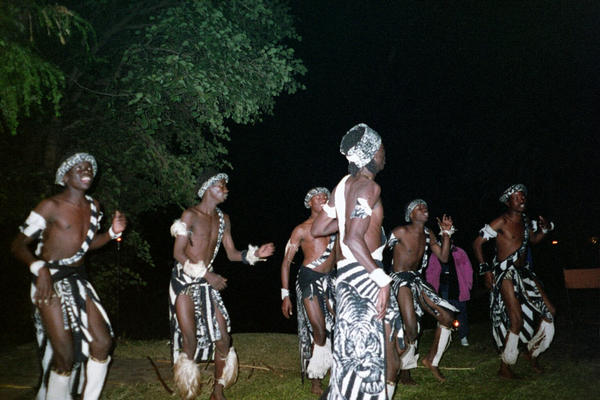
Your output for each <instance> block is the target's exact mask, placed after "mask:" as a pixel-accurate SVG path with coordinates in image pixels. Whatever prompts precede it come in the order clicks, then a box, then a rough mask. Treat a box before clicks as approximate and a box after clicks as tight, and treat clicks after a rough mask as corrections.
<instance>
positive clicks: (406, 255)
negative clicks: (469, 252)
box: [386, 199, 458, 391]
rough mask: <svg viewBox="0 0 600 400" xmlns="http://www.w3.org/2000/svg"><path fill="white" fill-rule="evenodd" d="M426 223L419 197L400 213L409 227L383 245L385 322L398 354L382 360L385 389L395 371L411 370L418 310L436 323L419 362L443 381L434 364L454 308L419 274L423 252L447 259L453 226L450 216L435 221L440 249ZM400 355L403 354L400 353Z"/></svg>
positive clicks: (424, 264) (425, 255)
mask: <svg viewBox="0 0 600 400" xmlns="http://www.w3.org/2000/svg"><path fill="white" fill-rule="evenodd" d="M428 219H429V210H428V209H427V203H425V201H423V200H421V199H416V200H413V201H412V202H410V204H409V205H408V206H407V208H406V212H405V220H406V222H410V224H408V225H404V226H399V227H397V228H395V229H394V230H393V231H392V234H391V235H390V239H389V241H388V245H389V246H390V247H391V248H392V249H393V252H394V264H393V270H394V272H393V273H392V275H391V276H392V279H393V284H392V297H393V299H392V300H390V311H389V312H388V317H387V318H386V322H389V324H390V327H391V329H392V330H393V332H392V333H393V334H392V337H395V339H396V340H394V342H395V343H394V344H395V347H396V350H397V351H398V355H401V356H402V357H401V359H400V360H398V357H394V356H391V357H388V385H394V384H395V377H396V374H397V372H398V370H399V369H402V370H408V369H410V368H416V366H417V358H418V355H417V354H416V353H417V352H416V350H417V349H416V341H417V337H418V335H419V320H420V318H421V317H422V316H423V309H425V310H426V311H427V312H428V313H429V314H431V315H432V316H433V317H434V318H435V319H436V320H437V321H438V326H437V329H436V331H435V337H434V340H433V344H432V346H431V349H430V351H429V353H428V354H427V356H425V358H423V360H422V363H423V365H425V366H426V367H427V368H429V369H430V370H431V372H432V373H433V375H434V376H435V377H436V378H437V379H438V380H439V381H440V382H444V381H445V379H446V378H445V377H444V376H443V375H442V373H441V372H440V370H439V368H438V365H439V362H440V359H441V358H442V355H443V354H444V351H446V347H447V345H448V344H449V342H450V333H451V327H452V322H453V320H454V314H453V312H456V311H458V310H457V309H456V308H455V307H453V306H452V305H451V304H450V303H449V302H448V301H446V300H444V299H442V298H441V297H440V296H438V295H437V293H436V292H435V289H433V288H432V287H431V285H429V283H427V281H426V280H425V276H424V275H423V271H424V269H425V268H426V267H427V263H428V258H429V253H428V251H429V249H431V251H432V252H433V253H434V254H435V255H436V256H437V257H438V258H439V259H440V260H441V261H442V262H447V261H448V256H449V253H450V236H451V235H452V234H453V233H454V226H453V225H452V218H450V217H447V216H446V215H444V216H443V218H442V220H441V221H440V220H439V218H438V225H439V226H440V230H441V236H442V245H441V246H440V245H439V244H438V242H437V240H436V237H435V234H434V233H433V232H432V231H430V230H429V229H428V228H426V227H425V223H426V222H427V221H428ZM396 307H398V308H399V312H400V315H401V320H400V324H399V323H398V322H399V320H398V319H397V318H394V316H397V312H398V311H396V312H393V310H394V309H395V308H396ZM403 352H405V353H404V354H402V353H403ZM399 361H400V362H399ZM406 379H410V378H409V377H407V378H406ZM390 391H391V390H390Z"/></svg>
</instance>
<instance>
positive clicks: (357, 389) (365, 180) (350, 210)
mask: <svg viewBox="0 0 600 400" xmlns="http://www.w3.org/2000/svg"><path fill="white" fill-rule="evenodd" d="M340 151H341V153H342V154H343V155H345V156H346V158H347V160H348V163H349V165H348V172H349V173H350V174H349V175H347V176H345V177H344V178H343V179H342V180H341V181H340V183H338V185H337V186H336V188H335V190H334V192H333V194H332V196H331V198H330V199H329V202H328V204H326V205H324V206H323V210H322V211H321V213H320V214H319V216H318V217H317V219H316V220H315V222H314V223H313V226H312V229H311V234H312V235H313V236H326V235H330V234H332V233H334V232H336V231H339V245H340V250H341V255H340V256H339V261H338V262H337V278H336V286H335V298H336V316H335V318H336V319H335V329H334V341H333V346H334V349H333V367H332V371H331V377H330V379H329V387H328V389H327V391H328V393H327V398H328V399H329V400H346V399H348V400H349V399H357V398H359V396H361V397H362V398H369V399H371V400H385V399H386V398H387V394H386V388H385V361H384V360H385V355H384V352H385V335H384V329H383V317H384V316H385V311H386V308H387V302H388V297H389V293H390V281H391V279H390V277H389V276H387V274H386V273H385V272H384V270H383V268H382V267H383V264H382V262H381V260H382V253H383V248H384V247H385V242H384V241H383V240H382V232H381V222H382V220H383V206H382V204H381V199H380V193H381V188H380V186H379V185H378V184H377V183H375V181H374V178H375V176H376V175H377V173H378V172H379V171H381V170H383V167H384V165H385V150H384V148H383V145H382V143H381V137H380V136H379V135H378V134H377V132H375V131H374V130H373V129H371V128H369V127H368V126H367V125H365V124H358V125H356V126H354V127H353V128H352V129H350V130H349V131H348V133H346V135H345V136H344V137H343V138H342V143H341V145H340Z"/></svg>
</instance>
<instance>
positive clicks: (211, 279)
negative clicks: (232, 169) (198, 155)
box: [169, 170, 275, 400]
mask: <svg viewBox="0 0 600 400" xmlns="http://www.w3.org/2000/svg"><path fill="white" fill-rule="evenodd" d="M228 180H229V177H228V176H227V174H224V173H217V172H216V171H213V170H209V171H207V172H205V173H204V176H203V177H202V178H201V182H203V183H202V185H201V187H200V190H198V197H199V198H200V199H201V201H200V203H198V204H196V205H194V206H192V207H190V208H188V209H187V210H185V211H184V212H183V214H182V215H181V219H178V220H176V221H175V222H174V223H173V225H172V226H171V235H173V236H174V237H175V245H174V247H173V257H174V258H175V260H176V265H175V267H174V268H173V273H172V276H171V284H170V287H169V297H170V308H169V311H170V318H171V333H172V335H173V338H172V345H173V361H174V362H175V365H174V378H175V384H176V387H177V391H178V393H179V394H180V396H181V397H182V398H184V399H193V398H195V397H196V396H197V395H198V394H199V392H200V389H201V382H200V368H199V365H198V363H199V362H201V361H206V360H209V359H210V358H211V357H213V350H214V353H215V354H214V360H215V384H214V387H213V392H212V394H211V396H210V398H211V400H222V399H225V396H224V394H223V390H224V388H225V387H228V386H230V385H231V384H233V383H234V382H235V380H236V378H237V371H238V362H237V355H236V353H235V349H234V348H233V346H231V337H230V336H229V331H230V321H229V315H228V313H227V310H226V309H225V305H224V304H223V300H222V298H221V295H220V294H219V291H221V290H223V289H225V288H226V287H227V279H225V278H223V277H222V276H221V275H218V274H217V273H215V272H213V262H214V260H215V257H216V255H217V252H218V251H219V248H220V246H221V243H223V246H224V247H225V251H226V252H227V258H228V259H229V261H241V262H243V263H244V264H250V265H254V264H255V263H256V262H258V261H264V257H269V256H270V255H271V254H273V251H274V250H275V248H274V246H273V244H272V243H267V244H263V245H262V246H260V248H258V247H256V246H252V245H249V246H248V250H244V251H239V250H237V249H236V247H235V245H234V243H233V239H232V238H231V222H230V220H229V216H228V215H227V214H224V213H223V212H222V211H221V210H220V209H219V208H218V207H217V205H219V204H221V203H223V202H224V201H225V200H226V199H227V195H228V193H229V191H228V189H227V182H228Z"/></svg>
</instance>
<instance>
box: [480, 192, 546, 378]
mask: <svg viewBox="0 0 600 400" xmlns="http://www.w3.org/2000/svg"><path fill="white" fill-rule="evenodd" d="M499 200H500V202H501V203H504V204H505V205H506V207H507V210H506V211H505V212H504V214H502V215H501V216H500V217H498V218H496V219H495V220H493V221H492V222H491V223H490V224H489V225H488V224H486V225H485V226H484V227H483V228H482V229H481V230H480V231H479V236H478V237H477V238H476V239H475V241H474V242H473V250H474V251H475V257H476V258H477V261H478V262H479V272H480V274H482V275H484V276H485V282H486V286H487V287H488V289H491V293H490V317H491V320H492V335H493V337H494V341H495V342H496V346H497V347H498V350H499V351H500V352H501V354H502V356H501V361H500V370H499V371H498V374H499V375H500V376H501V377H504V378H514V373H513V372H512V370H511V368H510V367H511V366H512V365H514V364H515V363H516V362H517V358H518V356H519V348H518V347H519V340H520V341H521V342H522V343H524V344H527V357H528V358H529V359H530V361H531V364H532V367H533V368H534V370H535V371H537V372H541V368H540V367H539V365H538V356H539V355H540V354H541V353H542V352H544V351H545V350H546V349H547V348H548V347H549V346H550V343H551V342H552V339H553V337H554V313H555V309H554V306H553V305H552V303H550V300H549V299H548V297H547V296H546V294H545V292H544V291H543V290H542V287H541V284H540V282H539V281H538V279H537V276H536V275H535V273H534V272H533V270H532V269H531V268H530V266H529V264H528V263H527V248H528V245H529V244H530V243H531V244H537V243H539V242H540V241H541V240H542V239H543V238H544V237H545V236H546V234H547V233H548V232H549V231H551V230H553V229H554V224H553V223H551V222H550V223H548V222H547V221H546V220H545V219H544V218H543V217H541V216H540V217H539V222H538V221H530V220H529V218H528V217H527V214H525V208H526V204H527V188H526V187H525V185H523V184H515V185H512V186H510V187H508V188H507V189H506V190H505V191H504V192H503V193H502V195H501V196H500V199H499ZM490 239H496V255H495V257H494V260H493V263H492V265H491V266H490V265H489V264H488V263H486V262H485V259H484V257H483V244H484V243H485V242H487V241H488V240H490Z"/></svg>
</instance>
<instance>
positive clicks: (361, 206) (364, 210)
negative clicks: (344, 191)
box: [350, 197, 373, 219]
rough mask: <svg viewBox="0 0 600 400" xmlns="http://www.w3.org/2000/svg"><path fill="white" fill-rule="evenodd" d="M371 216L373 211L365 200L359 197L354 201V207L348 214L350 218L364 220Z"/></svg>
mask: <svg viewBox="0 0 600 400" xmlns="http://www.w3.org/2000/svg"><path fill="white" fill-rule="evenodd" d="M372 214H373V209H372V208H371V206H370V205H369V202H368V201H367V199H363V198H362V197H359V198H357V199H356V205H355V206H354V210H352V213H351V214H350V218H359V219H364V218H367V217H370V216H371V215H372Z"/></svg>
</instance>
